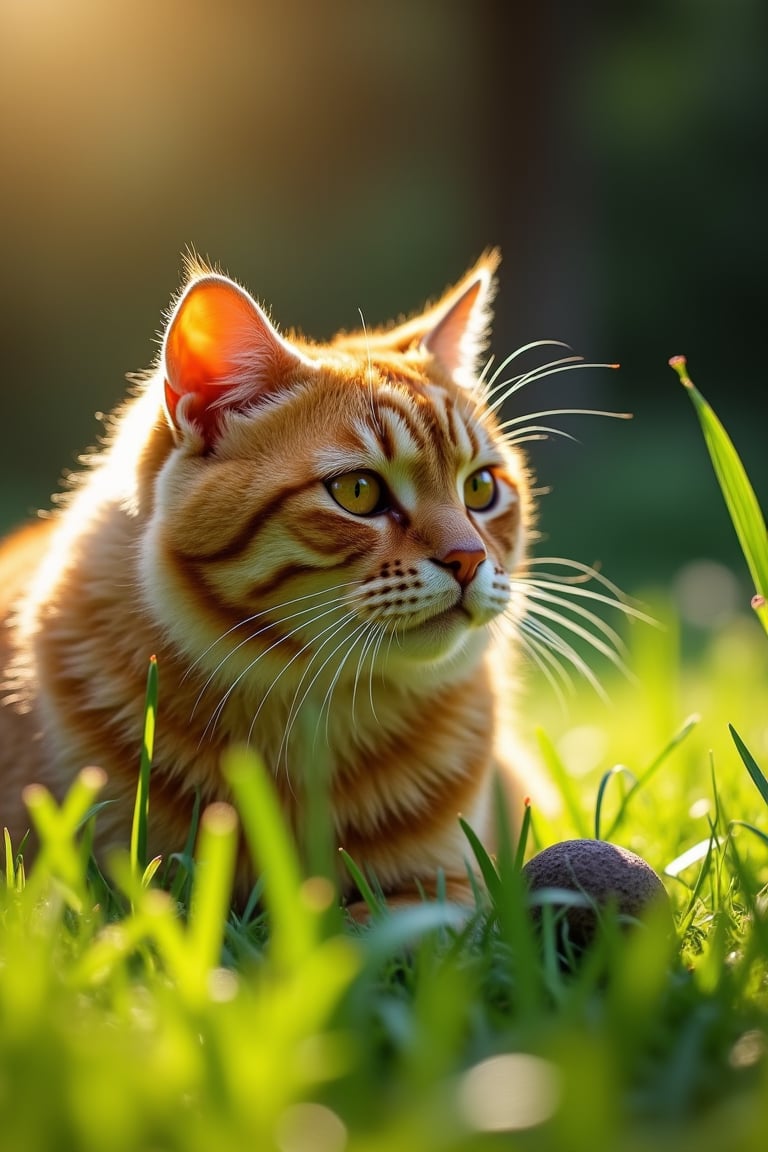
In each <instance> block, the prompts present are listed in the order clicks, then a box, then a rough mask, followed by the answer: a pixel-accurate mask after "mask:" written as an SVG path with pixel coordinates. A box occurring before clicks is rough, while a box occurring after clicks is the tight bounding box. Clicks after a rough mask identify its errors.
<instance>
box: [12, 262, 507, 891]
mask: <svg viewBox="0 0 768 1152" xmlns="http://www.w3.org/2000/svg"><path fill="white" fill-rule="evenodd" d="M496 260H497V258H496V256H495V255H493V254H492V255H489V256H486V257H484V258H483V260H481V262H480V263H479V264H478V265H477V267H476V268H475V269H473V270H472V271H471V272H470V273H469V274H468V275H467V276H466V277H465V279H464V280H463V281H462V282H461V283H460V284H459V285H458V286H457V287H456V288H455V289H453V290H452V291H451V292H449V293H447V294H446V296H445V297H443V299H442V300H441V301H440V302H439V303H438V304H437V305H436V306H435V307H434V308H433V309H431V310H430V311H428V312H427V313H425V314H424V315H423V316H421V317H417V318H416V319H415V320H413V321H410V322H408V323H407V324H405V325H402V326H400V327H399V328H395V329H392V330H390V331H389V332H387V331H377V332H374V333H371V334H364V333H360V334H356V335H352V336H341V337H338V338H336V340H335V341H333V342H332V343H331V344H329V345H314V344H311V343H308V342H306V341H304V340H298V339H292V340H287V339H284V338H282V337H280V336H279V335H278V334H277V332H276V331H275V329H274V328H273V327H272V326H271V324H270V323H269V321H268V320H267V318H266V316H265V315H264V313H263V312H262V311H261V310H260V309H259V308H258V307H257V305H256V304H255V303H254V302H253V301H252V300H251V298H250V297H249V296H247V294H246V293H245V292H243V291H242V290H241V289H240V288H238V287H237V286H236V285H234V284H233V283H232V282H231V281H229V280H227V279H226V278H224V277H222V276H219V275H217V274H214V273H211V272H210V271H209V270H207V269H204V268H203V267H201V266H197V267H195V268H193V269H191V270H190V275H189V279H188V282H187V285H186V287H185V289H184V291H183V293H182V295H181V297H180V299H179V301H178V303H177V304H176V307H175V310H174V312H173V314H172V316H171V319H170V322H169V325H168V329H167V332H166V336H165V341H164V348H163V356H162V359H161V363H160V365H159V367H158V369H157V371H156V372H154V373H153V374H152V376H151V377H149V378H148V379H147V381H145V382H144V383H143V385H142V386H141V387H140V389H139V393H138V395H137V397H136V398H135V399H134V400H132V401H130V402H129V403H128V404H127V405H126V407H125V409H124V411H123V412H122V413H118V415H117V417H116V419H115V421H114V426H113V430H112V434H111V438H110V441H109V443H108V445H107V447H106V448H105V449H104V450H103V451H102V452H100V453H99V454H98V455H97V456H96V457H95V458H94V460H93V462H92V463H91V466H90V468H89V469H88V471H87V472H85V473H84V475H83V477H82V478H81V479H80V480H79V481H78V484H77V486H76V488H75V490H74V492H73V493H72V494H71V496H70V497H69V498H68V501H67V503H66V504H65V506H64V508H63V510H62V511H60V512H58V513H56V514H55V516H54V517H53V519H52V520H43V521H40V522H39V524H37V525H35V526H32V527H31V528H28V529H26V530H24V531H23V532H22V533H18V534H17V535H16V536H13V537H11V538H10V539H9V541H7V542H6V544H5V545H4V546H3V549H2V551H0V588H2V614H3V619H4V621H5V623H4V627H3V630H2V633H1V634H0V643H1V644H2V652H1V658H2V666H3V671H2V682H3V684H2V694H3V702H2V705H0V826H2V825H3V824H5V825H8V826H9V827H10V829H11V831H12V835H13V838H14V843H17V842H18V839H19V837H20V836H21V834H22V833H23V831H24V830H25V828H26V827H27V819H26V816H25V813H24V809H23V805H22V802H21V791H22V788H23V787H24V785H25V784H27V783H29V782H31V781H39V782H41V783H43V784H45V785H47V786H48V787H49V788H50V789H51V790H52V791H53V792H54V793H55V794H56V795H57V796H61V795H62V794H63V793H64V792H65V791H66V789H67V787H68V785H69V784H70V782H71V781H72V779H73V777H74V775H75V774H76V772H77V771H78V770H79V769H80V768H81V767H83V766H85V765H87V764H97V765H99V766H101V767H102V768H103V769H104V770H105V771H106V772H107V775H108V784H107V787H106V790H105V795H106V797H107V798H109V799H115V800H117V801H118V803H116V804H113V805H110V806H108V807H107V808H105V809H104V810H103V811H102V812H101V813H100V816H99V819H98V821H97V846H99V847H101V848H102V849H104V848H106V847H108V846H109V845H111V844H114V843H123V844H124V843H126V842H127V840H128V837H129V828H130V821H131V816H132V811H133V797H134V794H135V784H136V772H137V759H138V754H139V750H140V746H141V738H142V722H143V701H144V691H145V683H146V672H147V662H148V659H149V657H150V655H156V657H157V660H158V667H159V672H160V685H161V689H160V709H159V716H158V724H157V732H156V740H155V759H154V768H153V774H152V781H151V804H150V844H149V848H150V851H151V852H152V853H162V854H163V855H167V854H168V853H170V852H172V851H175V850H179V849H181V848H182V846H183V845H184V843H185V840H186V837H187V834H188V830H189V825H190V819H191V813H192V806H193V800H194V795H195V790H196V789H199V790H200V793H201V795H202V800H203V802H204V803H206V802H210V801H212V800H216V799H221V798H223V797H226V796H227V794H228V793H227V788H226V784H225V782H224V780H223V778H222V775H221V771H220V757H221V753H222V751H223V750H224V749H225V748H226V747H227V746H228V745H230V744H231V743H232V742H248V743H250V745H251V746H252V747H254V748H255V749H256V750H258V751H259V753H260V754H261V755H262V757H263V758H264V760H265V762H266V763H267V765H268V766H269V768H270V770H271V772H272V774H273V776H274V779H275V781H276V783H277V786H278V789H279V791H280V794H281V797H282V799H283V803H284V806H285V810H286V812H287V813H288V814H289V817H290V820H291V822H292V824H293V825H294V826H295V827H296V828H297V829H298V828H299V827H300V826H301V824H302V820H303V819H304V816H303V813H302V812H301V811H300V805H301V799H302V796H303V793H304V788H303V777H304V775H305V774H306V773H309V772H312V770H313V764H317V763H318V762H319V761H322V763H323V764H324V765H325V766H326V768H327V770H328V771H329V773H330V796H331V810H332V815H333V820H334V829H333V837H334V840H335V841H336V843H337V844H338V845H340V846H343V847H345V848H346V849H347V850H348V851H349V852H350V853H351V855H352V856H353V857H354V858H355V859H356V860H357V861H358V863H359V864H361V865H362V866H363V867H364V868H368V869H371V870H372V871H373V872H374V873H375V874H376V877H377V879H378V881H379V882H380V883H381V885H382V887H383V888H384V890H385V891H386V892H388V893H390V894H393V895H394V896H395V897H400V898H406V899H407V898H409V897H412V896H413V895H415V893H416V892H417V890H418V888H419V887H420V886H423V887H424V888H425V889H426V890H429V889H430V888H432V887H433V885H434V880H435V877H436V875H437V873H438V871H442V872H443V873H444V874H445V876H446V877H447V879H448V888H449V891H450V892H452V893H453V894H454V895H458V896H461V895H462V894H463V893H465V892H466V891H467V890H468V885H467V872H466V865H465V858H466V857H467V855H468V852H467V843H466V840H465V838H464V836H463V834H462V832H461V830H460V827H459V824H458V821H457V816H458V814H459V813H461V814H463V815H464V816H465V817H466V818H467V819H468V820H469V822H470V823H471V824H472V825H473V826H474V827H475V829H476V831H477V832H478V833H479V834H480V835H481V837H483V836H487V835H488V833H489V828H490V820H491V813H490V786H491V778H492V774H493V771H494V769H495V768H496V767H502V768H504V770H508V769H509V767H510V766H509V765H507V764H504V763H503V762H504V760H505V755H504V750H503V749H500V748H499V740H498V738H497V722H496V720H497V718H496V710H497V699H498V697H499V695H500V689H499V683H498V680H497V678H496V675H495V673H493V672H492V669H491V665H490V660H491V653H492V640H493V633H494V630H493V629H492V627H491V625H492V622H493V621H494V620H496V619H497V618H500V617H501V616H502V615H503V614H504V613H507V614H510V613H512V614H518V615H519V614H522V612H523V608H524V605H523V604H522V603H518V602H517V601H516V600H515V598H514V596H513V594H512V590H511V577H512V576H513V575H514V573H515V572H516V571H517V570H518V569H519V566H520V564H521V563H522V561H523V557H524V554H525V546H526V536H527V529H528V525H529V518H530V507H529V504H530V501H529V494H528V493H529V487H528V482H527V477H526V471H525V465H524V463H523V460H522V458H521V456H520V455H519V453H518V451H517V450H516V449H514V448H512V447H509V446H508V445H507V444H506V443H505V441H504V438H503V436H501V435H500V434H499V432H498V430H497V426H496V421H495V418H494V416H493V415H492V413H491V411H490V409H489V408H487V407H486V406H485V405H484V401H483V395H482V389H481V388H479V387H478V386H477V384H476V381H475V376H474V374H475V372H476V362H477V357H478V354H479V352H480V350H481V348H482V344H483V340H484V337H485V333H486V327H487V323H488V305H489V302H490V298H491V295H492V287H493V272H494V270H495V266H496ZM505 659H506V657H505ZM504 707H505V708H506V707H508V700H507V699H505V700H504ZM512 768H513V769H514V765H513V766H512ZM249 879H250V878H249V876H248V874H247V866H246V864H245V862H244V861H243V863H242V864H241V870H240V875H239V884H240V887H241V890H244V889H245V887H246V886H247V884H248V882H249ZM345 884H347V887H348V882H346V881H344V880H343V879H342V885H345Z"/></svg>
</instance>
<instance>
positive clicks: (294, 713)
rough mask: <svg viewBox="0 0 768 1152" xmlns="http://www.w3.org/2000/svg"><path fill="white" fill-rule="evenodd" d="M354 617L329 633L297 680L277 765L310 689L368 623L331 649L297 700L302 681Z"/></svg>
mask: <svg viewBox="0 0 768 1152" xmlns="http://www.w3.org/2000/svg"><path fill="white" fill-rule="evenodd" d="M354 616H355V613H353V612H351V613H350V614H349V617H348V618H345V619H343V620H341V621H340V623H339V625H338V627H337V628H335V629H334V630H332V631H331V632H330V634H329V635H328V636H326V638H325V640H324V641H323V643H322V644H321V645H320V646H319V648H317V649H316V651H315V652H314V653H313V655H312V658H311V659H310V661H309V663H308V664H307V667H306V668H305V669H304V672H303V673H302V676H301V679H300V680H299V683H298V684H297V685H296V691H295V692H294V696H293V701H292V703H291V706H290V708H289V710H288V718H287V720H286V723H285V731H284V732H283V738H282V740H281V741H280V747H279V749H278V752H277V763H278V764H279V763H280V760H281V759H282V757H283V753H284V752H285V755H286V758H287V754H288V743H289V741H290V738H291V732H292V730H293V727H294V725H295V723H296V718H297V717H298V714H299V710H300V709H301V706H302V704H303V703H304V701H305V700H306V699H307V696H308V695H309V693H310V692H311V691H312V688H313V686H314V684H315V683H316V682H317V679H318V677H319V676H320V675H321V673H322V671H323V669H324V668H325V667H326V666H327V665H328V662H329V661H330V660H332V659H333V657H334V656H335V655H336V653H337V652H338V651H339V649H340V648H342V647H343V646H344V644H346V643H348V641H350V640H351V639H352V638H353V637H355V636H356V635H357V634H358V633H359V632H360V631H361V630H362V629H364V628H366V627H367V625H368V623H369V621H367V620H365V621H363V623H362V624H359V625H358V626H357V627H356V628H354V629H353V630H352V633H351V636H346V637H345V638H344V639H343V640H341V641H340V642H339V643H338V644H337V645H336V647H335V648H333V649H332V650H331V651H330V652H329V653H328V655H327V656H326V658H325V660H323V662H322V664H321V665H320V667H319V668H318V669H317V671H316V672H315V674H314V676H313V677H312V679H311V680H310V682H309V684H308V685H307V687H306V688H305V690H304V694H303V696H302V697H301V699H300V700H299V699H298V696H299V692H300V691H301V686H302V684H303V683H304V681H305V680H306V678H307V676H308V674H309V670H310V668H311V667H312V665H313V663H314V662H315V659H316V658H317V657H318V656H319V655H320V653H321V652H322V650H323V648H325V646H326V645H327V644H328V643H330V642H331V641H332V640H333V639H334V637H335V636H337V635H338V633H339V632H340V631H341V630H342V629H343V628H344V626H345V625H346V624H347V623H348V622H349V619H350V618H354ZM297 701H298V702H297Z"/></svg>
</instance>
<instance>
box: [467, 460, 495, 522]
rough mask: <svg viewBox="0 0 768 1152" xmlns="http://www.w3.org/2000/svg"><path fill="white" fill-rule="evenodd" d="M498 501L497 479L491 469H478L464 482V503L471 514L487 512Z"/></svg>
mask: <svg viewBox="0 0 768 1152" xmlns="http://www.w3.org/2000/svg"><path fill="white" fill-rule="evenodd" d="M495 500H496V477H495V476H494V474H493V472H492V471H491V469H490V468H478V470H477V472H473V473H472V475H471V476H468V477H467V479H466V480H465V481H464V503H465V504H466V506H467V508H469V510H470V511H471V512H486V511H487V510H488V509H489V508H490V507H491V506H492V505H493V503H494V501H495Z"/></svg>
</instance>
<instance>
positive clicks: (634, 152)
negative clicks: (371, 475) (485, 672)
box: [0, 0, 768, 624]
mask: <svg viewBox="0 0 768 1152" xmlns="http://www.w3.org/2000/svg"><path fill="white" fill-rule="evenodd" d="M766 25H768V5H766V4H765V2H764V0H624V2H623V3H622V4H615V3H609V2H607V0H602V2H601V0H582V2H580V3H575V2H574V0H537V2H535V3H534V2H530V3H527V4H523V3H511V2H509V0H506V2H504V0H474V2H473V3H472V4H469V3H462V2H460V0H387V3H382V4H373V3H360V2H358V3H353V2H352V0H324V2H323V3H312V2H310V0H303V2H302V0H281V2H280V3H267V2H264V3H261V2H259V0H250V2H248V0H216V3H215V4H214V3H202V2H200V3H198V2H196V0H151V2H150V0H110V2H109V3H108V4H105V3H103V2H101V0H68V2H67V3H66V4H62V3H61V2H60V0H0V149H1V151H2V180H1V181H0V205H1V208H2V221H3V228H2V242H3V256H4V260H5V264H4V267H5V272H4V274H3V277H2V309H1V311H0V316H1V320H0V324H1V325H2V349H3V368H4V381H3V400H2V403H3V418H2V457H1V459H2V467H1V469H0V527H2V528H7V527H10V526H11V525H13V524H15V523H17V522H19V521H21V520H22V519H23V518H24V517H25V516H27V515H28V514H30V513H33V512H34V510H35V509H37V508H38V507H41V506H46V505H47V504H48V502H49V498H50V494H51V492H52V491H54V490H55V489H56V487H57V484H58V480H59V477H60V475H61V473H62V471H63V470H64V469H66V468H69V467H71V466H72V465H73V463H74V461H75V459H76V457H77V455H78V453H79V452H80V451H82V450H83V449H84V448H86V447H87V446H88V445H90V444H92V443H93V442H94V441H95V439H96V437H97V436H98V434H99V425H98V424H97V422H96V421H95V420H94V413H95V412H96V411H97V410H102V411H105V410H109V408H111V407H112V406H113V404H115V403H116V402H117V401H118V400H119V399H120V397H121V396H122V395H123V392H124V386H125V384H124V374H125V373H126V372H128V371H134V370H139V369H142V368H144V367H146V366H147V365H148V364H149V363H150V362H151V361H152V359H153V357H154V355H155V353H156V351H157V332H158V329H159V327H160V325H161V323H162V312H163V309H164V308H165V307H166V305H167V304H168V301H169V299H170V297H171V294H172V293H173V292H174V291H175V290H176V288H177V287H178V284H179V276H180V268H181V259H180V254H181V253H182V251H183V250H184V249H185V248H186V246H187V245H193V246H194V247H195V248H196V249H197V250H198V251H199V252H200V253H201V254H204V255H207V256H209V257H210V258H211V260H214V261H216V262H218V263H219V264H220V265H221V266H223V267H224V268H226V269H227V270H228V271H229V272H230V273H231V274H232V275H234V276H235V277H237V278H238V279H239V280H240V281H241V282H243V283H244V284H246V285H247V286H248V287H249V288H250V289H251V291H252V292H253V293H254V294H255V295H256V296H258V297H259V298H260V299H262V300H265V301H267V302H269V304H270V305H271V306H272V310H273V315H274V317H275V319H276V320H277V321H278V323H280V324H281V325H283V326H285V327H298V328H302V329H304V330H305V331H306V332H307V333H309V334H311V335H313V336H315V337H320V338H322V337H324V336H328V335H330V334H331V333H332V332H334V331H335V330H336V329H337V328H339V327H348V328H349V327H354V326H356V325H357V322H358V309H361V310H362V312H363V314H364V315H365V318H366V321H367V322H368V323H369V324H373V323H376V322H380V321H384V320H387V319H389V318H392V317H394V316H396V315H398V314H402V313H404V312H409V311H411V310H413V309H415V308H417V307H419V306H420V305H421V303H423V301H424V300H425V299H426V298H427V297H430V296H434V295H436V294H438V293H439V292H440V291H441V290H442V289H443V288H444V287H445V286H446V285H447V284H448V283H450V282H452V281H453V280H455V279H456V278H458V277H459V276H460V275H461V274H462V273H463V271H464V270H465V269H466V267H467V266H468V265H470V264H471V263H472V262H473V261H474V260H475V259H476V257H477V256H478V254H479V253H480V252H481V250H482V249H483V248H485V247H486V246H488V245H492V244H499V245H501V247H502V249H503V254H504V264H503V271H502V278H501V291H500V294H499V297H498V302H497V303H498V306H497V323H496V327H495V333H494V341H493V351H494V353H495V354H496V356H497V357H499V358H502V357H503V356H505V355H506V354H507V353H509V352H510V351H512V350H513V349H514V348H515V347H517V346H518V345H521V344H524V343H527V342H528V341H531V340H535V339H539V338H545V337H549V338H557V339H561V340H564V341H567V342H568V343H569V344H571V345H572V346H573V348H574V349H575V350H576V351H578V352H580V353H583V354H584V356H585V357H586V358H587V359H589V360H597V361H620V362H621V365H622V368H621V371H620V372H609V371H605V370H595V371H586V372H583V373H582V372H577V373H567V374H565V375H564V376H562V377H559V378H558V377H554V378H551V379H548V380H545V381H541V382H540V383H539V384H537V385H533V386H532V387H531V388H530V389H528V390H527V391H526V393H522V394H520V395H519V397H518V398H516V402H519V403H520V404H521V405H522V404H524V405H525V406H526V407H527V408H528V409H529V410H534V411H535V410H538V409H541V408H549V407H557V406H560V405H563V404H565V405H568V406H575V407H581V406H586V407H591V406H594V407H599V408H603V407H607V408H612V409H616V410H620V411H626V410H629V411H631V412H633V413H634V420H632V421H631V422H625V421H622V422H617V421H609V420H604V419H598V418H587V417H570V418H568V417H564V418H562V420H561V422H560V423H561V426H562V427H563V428H565V429H567V430H568V431H569V432H571V433H573V434H575V435H576V436H577V437H578V440H579V442H578V443H573V442H571V441H568V440H564V439H557V440H554V441H550V442H548V443H543V444H533V445H532V446H531V457H532V460H533V464H534V467H535V471H536V473H537V475H538V479H539V482H540V483H541V485H542V486H545V487H546V488H548V489H549V492H548V494H547V495H546V496H545V497H543V498H542V505H541V519H540V527H541V529H542V531H543V533H544V534H545V541H544V542H543V543H542V545H541V550H542V551H544V552H547V553H549V554H558V555H564V556H571V557H575V558H578V559H580V560H582V561H585V562H589V563H595V562H598V563H600V565H601V566H602V569H603V571H604V572H605V573H606V574H607V575H609V576H611V577H612V578H614V579H616V580H617V581H618V582H619V583H621V584H622V585H623V586H624V587H625V588H628V589H630V590H637V589H641V588H647V587H648V586H649V585H655V584H658V585H659V586H672V587H675V588H678V589H683V591H684V590H685V588H686V587H687V585H686V581H688V585H690V588H689V590H688V592H686V593H685V594H684V599H685V598H686V597H687V599H686V603H688V604H689V606H690V604H693V603H694V601H695V600H696V597H698V601H697V602H698V603H699V607H698V609H697V611H698V613H699V617H700V623H701V624H706V621H707V619H709V618H710V617H714V616H717V614H718V613H720V614H721V615H722V614H723V613H724V612H725V611H726V608H727V605H729V604H730V605H732V606H733V605H736V604H738V603H739V602H741V603H748V598H749V594H750V589H749V587H748V584H747V581H746V577H745V574H744V571H743V564H742V562H741V558H740V555H739V553H738V549H737V545H736V542H735V538H734V537H733V535H732V529H731V527H730V524H729V522H728V519H727V516H726V513H725V510H724V507H723V505H722V501H721V498H720V495H719V492H718V490H717V488H716V485H715V481H714V479H713V476H712V473H711V468H710V465H709V462H708V458H707V456H706V453H705V449H704V447H703V444H702V441H701V437H700V433H699V430H698V425H697V423H696V419H695V416H694V414H693V410H692V408H691V406H690V402H689V400H688V399H687V397H686V395H685V393H684V391H683V389H682V388H681V387H680V385H679V383H678V382H677V378H676V377H675V376H674V374H673V373H672V371H671V370H670V369H669V368H668V366H667V360H668V358H669V357H670V356H671V355H673V354H677V353H685V354H686V355H687V356H688V360H689V367H690V370H691V374H692V376H693V378H694V380H695V381H696V383H697V385H698V386H699V388H700V389H701V390H702V391H703V392H704V393H705V395H706V396H707V397H708V398H709V399H710V400H711V401H712V403H713V404H714V405H715V406H716V408H717V410H718V412H719V414H720V416H721V418H722V420H723V421H724V423H725V424H726V426H727V427H728V429H729V431H730V432H731V435H732V437H733V439H734V440H735V442H736V445H737V447H738V449H739V450H740V452H741V454H742V457H743V459H744V461H745V463H746V465H747V467H748V470H749V472H750V475H751V476H752V479H753V482H754V484H755V487H756V489H757V491H758V493H759V494H760V495H761V496H762V498H763V501H764V502H765V494H766V492H768V458H767V454H766V450H765V402H764V389H765V386H766V381H765V375H766V373H765V368H764V366H763V364H762V362H761V352H762V345H763V341H764V335H763V333H764V319H763V310H764V307H765V291H764V282H765V270H766V266H767V258H768V224H767V223H766V218H767V213H766V204H768V178H767V171H766V168H767V164H768V153H767V151H766V127H767V126H768V83H766V48H767V47H768V35H767V33H768V28H767V27H766ZM527 363H528V362H527ZM530 363H532V361H531V362H530ZM519 410H520V409H519V408H517V407H516V408H515V409H512V410H511V411H510V412H509V413H508V414H509V415H514V414H516V413H517V412H518V411H519ZM702 560H705V561H707V562H711V561H714V562H716V564H715V566H713V565H712V564H711V563H708V564H705V565H701V564H700V563H699V562H700V561H702ZM692 564H698V567H694V568H691V565H692ZM722 564H725V566H726V568H731V569H732V570H733V572H734V573H735V574H736V579H735V582H734V579H733V578H731V577H729V576H728V575H727V572H726V570H725V569H724V568H722V567H718V566H717V565H722ZM681 571H682V576H681ZM718 581H719V583H718ZM691 588H692V589H693V592H691V590H690V589H691ZM702 589H703V593H702ZM689 593H690V595H689ZM681 594H682V593H681ZM691 596H692V597H693V599H691ZM702 599H703V603H702ZM693 611H694V609H691V612H693Z"/></svg>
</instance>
